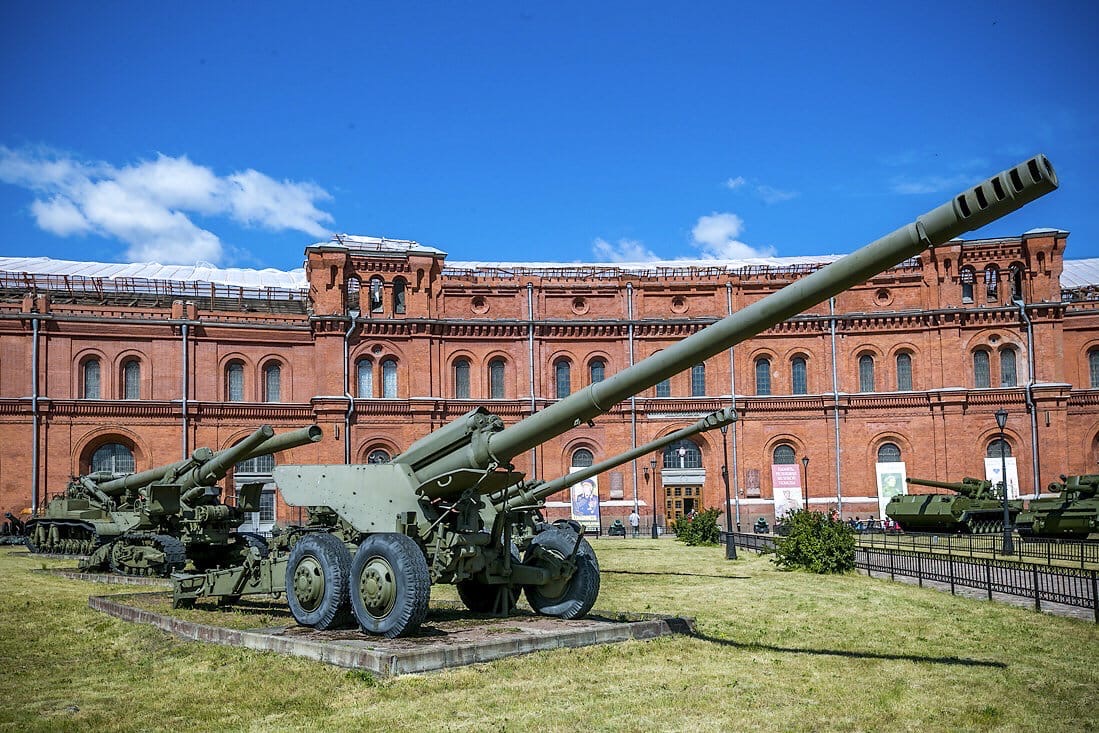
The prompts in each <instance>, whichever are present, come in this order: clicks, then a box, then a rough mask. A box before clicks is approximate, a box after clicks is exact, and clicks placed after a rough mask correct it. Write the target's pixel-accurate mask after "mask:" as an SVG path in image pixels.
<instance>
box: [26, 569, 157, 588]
mask: <svg viewBox="0 0 1099 733" xmlns="http://www.w3.org/2000/svg"><path fill="white" fill-rule="evenodd" d="M31 572H32V573H46V574H48V575H57V576H59V577H62V578H67V579H69V580H84V581H87V582H89V583H107V584H110V585H148V586H152V587H155V588H165V587H171V585H172V581H171V580H170V579H168V578H148V577H144V576H137V575H117V574H115V573H98V572H97V573H88V572H85V571H83V570H81V569H80V568H46V569H40V570H32V571H31Z"/></svg>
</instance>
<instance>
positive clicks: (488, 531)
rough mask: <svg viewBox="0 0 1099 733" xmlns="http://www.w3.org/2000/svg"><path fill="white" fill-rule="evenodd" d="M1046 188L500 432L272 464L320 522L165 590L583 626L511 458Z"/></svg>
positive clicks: (397, 627)
mask: <svg viewBox="0 0 1099 733" xmlns="http://www.w3.org/2000/svg"><path fill="white" fill-rule="evenodd" d="M1056 187H1057V178H1056V175H1055V174H1054V171H1053V168H1052V166H1051V165H1050V164H1049V161H1048V160H1046V158H1045V157H1044V156H1036V157H1034V158H1031V159H1030V160H1027V161H1024V162H1023V163H1022V164H1020V165H1018V166H1016V167H1014V168H1011V169H1009V170H1006V171H1004V172H1002V173H1000V174H999V175H997V176H995V177H993V178H991V179H989V180H987V181H985V182H983V183H981V184H980V185H978V186H976V187H974V188H971V189H968V190H966V191H963V192H962V193H960V194H959V195H957V196H955V197H954V198H952V199H951V200H950V201H948V202H947V203H945V204H943V205H941V206H939V207H937V208H935V209H934V210H932V211H930V212H928V213H927V214H924V215H923V216H921V217H919V218H917V219H916V221H914V222H912V223H911V224H908V225H906V226H904V227H902V228H900V229H898V230H896V231H895V232H893V233H891V234H888V235H886V236H885V237H883V238H881V239H879V240H877V241H875V242H873V243H871V244H869V245H867V246H865V247H863V248H862V249H860V250H858V251H857V252H855V253H853V254H851V255H849V256H847V257H845V258H843V259H841V260H839V261H837V262H834V263H832V264H830V265H828V266H826V267H823V268H821V269H820V270H817V271H816V272H813V273H812V274H809V275H807V276H805V277H803V278H800V279H798V280H797V281H795V282H793V283H791V284H790V285H788V286H786V287H785V288H783V289H782V290H780V291H778V292H776V293H774V294H772V295H770V296H768V297H767V298H764V299H762V300H759V301H756V302H755V303H752V304H751V305H749V306H747V307H746V308H744V309H743V310H740V311H739V312H737V313H734V314H732V315H730V316H727V317H726V318H724V319H722V320H720V321H718V322H716V323H714V324H712V325H710V326H709V327H707V328H705V329H703V330H701V331H699V332H697V333H694V334H692V335H691V336H689V337H687V338H686V339H684V340H682V341H680V342H678V343H675V344H672V345H671V346H669V347H668V348H666V349H664V350H663V351H661V352H659V353H657V354H654V355H653V356H650V357H649V358H647V359H644V360H643V361H640V362H638V363H637V364H634V365H633V366H630V367H628V368H626V369H623V370H622V371H621V372H618V373H617V374H615V375H613V376H610V377H608V378H607V379H605V380H603V381H602V382H598V383H596V384H593V385H591V386H589V387H586V388H584V389H582V390H580V391H578V392H575V393H573V394H571V395H569V396H568V397H566V398H564V399H562V400H559V401H557V402H555V403H553V404H551V405H549V406H548V407H546V408H545V409H543V410H542V411H540V412H537V413H535V414H533V415H531V416H530V417H527V418H525V419H523V420H520V421H519V422H517V423H515V424H514V425H510V426H505V425H504V421H503V420H502V419H501V418H500V417H499V416H497V415H494V414H492V413H491V412H489V410H488V409H486V408H484V407H479V408H477V409H474V410H471V411H470V412H468V413H466V414H465V415H463V416H462V417H460V418H458V419H456V420H455V421H453V422H452V423H450V424H448V425H445V426H444V427H442V428H440V429H438V430H436V431H435V432H433V433H431V434H430V435H427V436H425V437H423V438H421V439H420V440H417V441H416V442H414V443H413V444H412V445H411V446H409V448H408V449H407V450H406V451H404V452H403V453H401V454H400V455H398V456H396V457H394V458H393V459H392V461H391V462H389V463H387V464H370V465H328V466H279V467H278V468H276V469H275V481H276V483H277V484H278V486H279V489H280V491H281V492H282V496H283V499H284V500H285V501H286V503H287V504H288V505H290V506H304V507H314V508H315V509H314V513H315V516H324V517H327V519H326V520H325V521H317V522H314V523H313V524H311V527H312V529H303V530H301V531H295V532H294V533H290V536H289V537H288V538H287V541H286V545H285V548H286V549H283V548H282V547H280V548H276V549H274V550H273V551H272V552H271V554H270V555H269V556H268V557H267V558H258V557H256V556H255V555H254V554H253V555H252V556H251V557H250V558H249V561H248V563H246V565H245V566H242V567H241V568H235V569H234V568H230V569H227V570H221V571H211V572H209V573H206V574H204V575H196V576H188V577H180V578H177V579H176V584H175V600H176V602H177V603H179V604H183V603H189V602H192V601H193V600H194V599H195V598H197V597H199V596H218V597H221V598H232V597H233V596H237V595H243V594H245V593H271V592H283V591H285V593H286V598H287V602H288V604H289V606H290V609H291V612H292V613H293V615H294V618H295V619H296V620H297V621H298V623H300V624H302V625H305V626H312V627H315V628H331V627H333V626H336V625H339V624H341V623H343V622H345V621H346V620H348V619H349V617H350V616H353V617H354V619H355V621H357V623H358V625H359V627H360V628H362V629H363V630H364V631H366V632H368V633H372V634H379V635H382V636H387V637H392V636H398V635H401V634H408V633H411V632H412V631H414V630H415V629H416V628H417V627H418V626H419V625H420V624H421V622H422V621H423V619H424V618H425V616H426V614H427V608H428V598H429V596H430V592H431V585H432V584H433V583H454V584H460V587H461V588H463V591H462V596H463V598H464V599H466V602H467V604H469V605H470V606H475V607H479V608H487V607H489V606H496V605H497V604H498V603H499V599H500V598H503V599H504V601H503V605H504V606H508V605H509V604H510V603H511V599H514V598H517V596H518V593H519V591H520V590H522V591H523V592H524V593H525V595H526V598H527V601H528V602H529V604H530V606H531V608H532V609H533V610H534V611H535V612H536V613H540V614H545V615H550V616H558V617H561V618H577V617H580V616H583V615H584V614H586V613H587V612H588V611H589V610H590V609H591V608H592V606H593V604H594V603H595V600H596V597H597V595H598V592H599V566H598V563H597V561H596V559H595V553H594V552H593V551H592V548H591V546H590V545H589V544H588V543H587V541H585V540H584V538H583V537H582V536H581V535H579V534H577V533H576V532H574V531H572V530H570V529H568V528H566V527H560V526H552V525H545V524H544V523H540V522H539V521H538V516H539V515H538V509H537V501H536V499H537V493H538V492H539V490H538V489H537V488H534V489H530V488H528V487H527V486H526V485H525V484H524V483H523V475H522V474H521V473H520V472H518V471H517V470H516V469H515V467H514V465H513V464H512V461H513V460H514V459H515V458H517V457H520V456H523V455H525V454H526V453H527V452H528V451H530V450H531V449H533V448H536V447H537V446H539V445H542V444H544V443H546V442H547V441H550V440H552V439H554V438H556V437H558V436H560V435H563V434H564V433H566V432H568V431H569V430H571V429H572V428H574V427H577V426H580V425H583V424H585V423H586V422H587V421H589V420H591V419H593V418H595V417H598V416H599V415H602V414H603V413H605V412H607V411H608V410H610V409H612V408H613V407H614V406H615V405H616V404H618V403H619V402H622V401H623V400H625V399H627V398H629V397H631V396H633V395H637V394H639V393H640V392H642V391H643V390H646V389H649V388H651V387H653V386H655V385H656V384H658V383H659V382H661V381H662V380H665V379H668V378H669V377H671V376H673V375H675V374H678V373H680V372H683V371H686V370H687V369H689V368H691V367H692V366H694V365H695V364H698V363H700V362H703V361H704V360H706V359H709V358H711V357H713V356H715V355H717V354H720V353H722V352H724V351H726V350H727V349H729V348H731V347H733V346H734V345H736V344H738V343H741V342H742V341H744V340H745V339H748V338H751V337H752V336H754V335H756V334H758V333H760V332H762V331H765V330H766V329H768V328H771V327H772V326H775V325H777V324H779V323H781V322H783V321H785V320H787V319H789V318H792V317H793V316H795V315H797V314H798V313H801V312H802V311H804V310H805V309H807V308H810V307H812V306H814V305H816V304H818V303H821V302H823V301H825V300H827V299H828V298H830V297H832V296H834V295H836V294H838V293H840V292H842V291H844V290H846V289H847V288H850V287H853V286H855V285H858V284H860V283H863V282H865V281H866V280H868V279H870V278H871V277H873V276H874V275H876V274H878V273H880V272H882V271H884V270H886V269H888V268H890V267H893V266H895V265H897V264H899V263H901V262H903V261H905V260H907V259H909V258H911V257H915V256H916V255H918V254H919V253H921V252H922V251H924V250H925V249H927V248H928V247H932V246H934V245H936V244H942V243H945V242H947V241H950V240H951V239H953V238H955V237H958V236H959V235H961V234H963V233H964V232H967V231H970V230H972V229H976V228H978V227H980V226H983V225H985V224H987V223H989V222H991V221H993V220H995V219H997V218H999V217H1001V216H1004V215H1005V214H1008V213H1010V212H1012V211H1014V210H1016V209H1018V208H1020V207H1022V206H1023V205H1025V204H1027V203H1028V202H1030V201H1033V200H1034V199H1036V198H1038V197H1039V196H1042V195H1044V194H1046V193H1048V192H1050V191H1052V190H1054V189H1055V188H1056ZM531 491H534V492H536V493H535V494H533V495H530V492H531ZM491 497H500V500H499V501H496V500H493V499H492V498H491ZM470 599H477V600H470Z"/></svg>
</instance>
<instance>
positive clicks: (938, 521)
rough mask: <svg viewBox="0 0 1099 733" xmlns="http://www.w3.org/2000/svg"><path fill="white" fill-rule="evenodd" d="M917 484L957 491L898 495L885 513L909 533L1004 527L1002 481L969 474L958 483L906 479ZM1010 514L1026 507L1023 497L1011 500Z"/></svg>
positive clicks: (967, 531)
mask: <svg viewBox="0 0 1099 733" xmlns="http://www.w3.org/2000/svg"><path fill="white" fill-rule="evenodd" d="M905 480H906V481H907V482H908V483H909V484H912V485H915V486H930V487H932V488H935V489H946V490H948V491H952V492H954V493H953V494H898V495H896V496H894V497H892V498H891V499H890V500H889V503H888V504H886V505H885V514H886V516H887V517H889V518H890V519H892V520H893V521H894V522H896V523H897V524H899V525H900V526H901V529H903V530H904V531H905V532H941V533H946V534H986V533H991V532H1002V531H1003V529H1004V494H1003V490H1002V488H1001V486H1000V484H996V485H993V483H992V482H991V481H986V480H984V479H978V478H971V477H968V476H967V477H966V478H963V479H962V480H961V481H959V482H957V483H947V482H946V481H932V480H931V479H923V478H908V479H905ZM1007 507H1008V516H1010V517H1011V518H1012V520H1014V518H1015V516H1016V515H1017V514H1019V512H1021V511H1022V510H1023V502H1022V500H1021V499H1009V500H1008V502H1007Z"/></svg>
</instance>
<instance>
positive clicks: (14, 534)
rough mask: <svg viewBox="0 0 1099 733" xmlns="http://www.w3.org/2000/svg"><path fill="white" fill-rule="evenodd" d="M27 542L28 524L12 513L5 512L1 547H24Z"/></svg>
mask: <svg viewBox="0 0 1099 733" xmlns="http://www.w3.org/2000/svg"><path fill="white" fill-rule="evenodd" d="M26 541H27V524H26V522H24V521H23V520H21V519H20V518H19V517H17V516H15V515H14V514H12V513H11V512H4V523H3V524H0V545H22V544H24V543H25V542H26Z"/></svg>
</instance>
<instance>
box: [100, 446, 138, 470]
mask: <svg viewBox="0 0 1099 733" xmlns="http://www.w3.org/2000/svg"><path fill="white" fill-rule="evenodd" d="M95 471H109V472H110V473H133V472H134V452H133V451H132V450H130V449H129V448H127V447H126V446H124V445H122V444H121V443H106V444H104V445H101V446H99V447H98V448H96V450H95V453H93V454H92V472H93V473H94V472H95Z"/></svg>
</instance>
